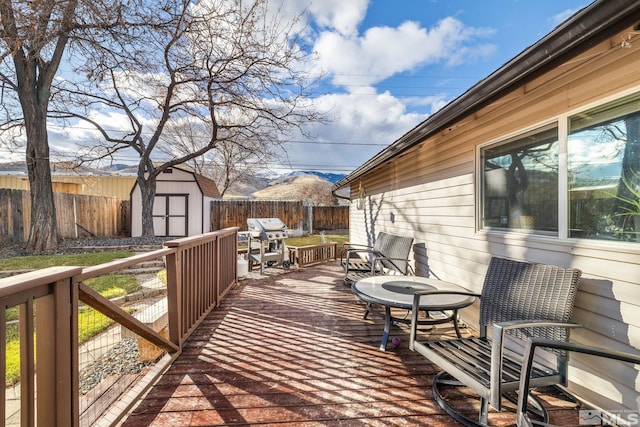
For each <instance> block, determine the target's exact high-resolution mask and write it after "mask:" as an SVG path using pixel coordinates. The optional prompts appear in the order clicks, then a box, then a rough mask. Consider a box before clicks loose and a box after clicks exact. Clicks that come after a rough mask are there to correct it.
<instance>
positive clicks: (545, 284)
mask: <svg viewBox="0 0 640 427" xmlns="http://www.w3.org/2000/svg"><path fill="white" fill-rule="evenodd" d="M580 275H581V272H580V270H577V269H572V268H563V267H558V266H552V265H545V264H532V263H527V262H520V261H513V260H508V259H504V258H497V257H494V258H492V259H491V262H490V264H489V268H488V270H487V274H486V276H485V280H484V285H483V288H482V294H481V295H478V294H473V293H466V292H456V294H469V295H474V296H477V297H480V319H479V324H480V337H478V338H475V337H473V338H461V339H452V340H444V341H429V340H425V341H418V340H417V338H416V329H417V325H418V323H419V322H418V310H417V307H419V304H420V299H421V298H428V297H429V294H433V293H446V292H445V291H437V292H434V291H419V292H416V293H415V296H414V302H413V310H412V322H411V336H410V339H409V348H411V349H412V350H414V351H416V352H418V353H420V354H422V355H423V356H424V357H426V358H427V359H429V360H430V361H431V362H433V363H435V364H436V365H438V366H439V367H440V368H441V369H442V372H440V373H439V374H438V375H436V377H435V379H434V383H433V393H434V397H435V399H436V401H437V402H438V404H439V405H440V406H441V407H442V408H443V409H444V410H445V411H446V412H447V413H448V414H449V415H451V416H452V417H453V418H455V419H456V420H457V421H459V422H461V423H462V424H464V425H467V426H473V425H486V424H487V421H488V405H491V407H493V408H494V409H496V410H497V411H500V409H501V399H502V397H510V396H509V395H507V393H511V394H513V392H515V391H517V390H518V386H519V381H520V371H521V369H522V353H521V352H518V351H517V347H518V346H513V345H507V343H508V342H510V344H513V343H515V342H517V341H518V340H519V341H520V342H521V343H522V341H524V340H526V339H528V338H529V337H538V338H547V339H554V340H556V341H566V340H567V339H568V337H569V329H568V328H572V327H579V325H577V324H575V323H569V321H570V320H571V315H572V312H573V302H574V299H575V295H576V292H577V289H578V283H579V280H580ZM488 328H492V334H491V337H492V339H489V338H488V335H487V329H488ZM507 335H508V336H509V338H508V337H507ZM520 348H522V345H521V346H520ZM554 355H555V357H553V358H552V359H556V360H555V361H552V362H554V363H551V362H549V363H546V362H545V363H546V364H545V365H542V364H536V369H535V370H534V376H533V378H532V379H531V384H532V385H533V386H534V387H538V386H546V385H555V384H564V385H566V364H567V359H566V356H565V354H564V353H563V352H556V353H554ZM447 386H466V387H468V388H470V389H471V390H473V391H474V392H476V393H477V394H479V396H480V400H481V402H480V414H479V418H478V420H477V421H476V420H474V419H471V418H469V417H467V416H465V415H463V414H462V413H460V412H459V411H457V410H455V409H454V408H453V407H451V406H450V405H449V404H448V403H447V401H446V400H445V398H444V397H443V396H444V394H443V393H442V389H443V388H445V387H447ZM511 398H512V400H515V398H513V397H511ZM539 407H540V412H541V414H542V416H543V418H544V417H546V414H545V413H544V411H543V409H542V407H541V405H539Z"/></svg>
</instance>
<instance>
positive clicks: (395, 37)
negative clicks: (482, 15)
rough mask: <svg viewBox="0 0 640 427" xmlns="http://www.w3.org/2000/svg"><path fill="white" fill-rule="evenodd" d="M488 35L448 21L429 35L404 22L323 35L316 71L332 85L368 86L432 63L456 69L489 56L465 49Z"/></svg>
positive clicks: (490, 50) (483, 51)
mask: <svg viewBox="0 0 640 427" xmlns="http://www.w3.org/2000/svg"><path fill="white" fill-rule="evenodd" d="M488 34H491V30H488V29H476V28H470V27H465V26H464V24H463V23H462V22H461V21H459V20H457V19H455V18H451V17H448V18H445V19H443V20H441V21H440V22H438V24H437V25H436V26H435V27H433V28H431V29H426V28H423V27H421V26H420V25H419V24H418V23H416V22H412V21H406V22H404V23H402V24H401V25H400V26H398V27H396V28H392V27H373V28H370V29H369V30H367V31H366V32H365V33H364V34H363V35H361V36H345V35H343V34H338V33H335V32H329V31H325V32H323V33H321V34H320V36H319V37H318V39H317V41H316V44H315V49H314V50H315V51H316V52H318V55H319V65H320V67H321V68H322V69H323V70H326V71H327V72H328V73H329V74H333V75H334V77H333V83H334V84H336V85H342V86H348V85H351V84H359V85H362V84H374V83H376V82H379V81H382V80H384V79H386V78H388V77H390V76H392V75H394V74H396V73H401V72H404V71H411V70H415V69H416V68H417V67H419V66H423V65H427V64H433V63H437V62H443V63H445V64H448V65H459V64H460V63H462V62H463V60H466V62H469V61H470V60H476V59H477V58H478V57H483V56H486V55H489V54H491V53H493V51H494V50H495V48H493V47H491V46H480V47H470V46H466V45H465V43H467V42H470V41H472V40H473V39H475V38H476V37H482V36H486V35H488ZM461 53H464V56H463V55H461Z"/></svg>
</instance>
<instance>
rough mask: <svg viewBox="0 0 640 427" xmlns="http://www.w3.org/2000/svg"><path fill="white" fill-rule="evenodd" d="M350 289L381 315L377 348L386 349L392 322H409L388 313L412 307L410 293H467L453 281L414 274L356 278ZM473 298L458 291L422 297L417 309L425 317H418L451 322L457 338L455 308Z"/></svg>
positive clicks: (426, 322) (428, 321) (432, 322)
mask: <svg viewBox="0 0 640 427" xmlns="http://www.w3.org/2000/svg"><path fill="white" fill-rule="evenodd" d="M351 290H352V291H353V293H354V294H355V295H356V297H357V298H358V299H360V300H361V301H363V302H365V303H367V311H366V312H365V314H364V318H365V319H366V318H367V315H368V314H369V313H374V314H381V315H382V316H383V317H384V332H383V334H382V341H381V343H380V350H385V349H386V348H387V341H388V339H389V332H390V330H391V325H392V324H393V323H394V322H403V323H409V321H408V320H407V319H406V318H395V317H392V315H391V309H392V308H401V309H405V310H411V309H412V308H413V296H414V294H415V292H416V291H452V292H469V290H467V289H465V288H463V287H461V286H458V285H456V284H454V283H450V282H445V281H442V280H437V279H432V278H428V277H418V276H373V277H367V278H365V279H361V280H358V281H357V282H355V283H354V284H353V285H351ZM474 300H475V297H473V296H469V295H459V294H434V295H430V296H428V297H423V298H421V300H420V311H424V312H425V313H426V314H427V316H426V319H422V320H420V321H419V322H418V323H419V324H420V325H438V324H442V323H448V322H453V326H454V328H455V330H456V334H457V335H458V337H461V335H460V330H459V328H458V310H460V309H461V308H464V307H468V306H470V305H471V304H473V301H474ZM371 304H376V305H381V306H383V307H384V314H382V313H377V312H375V311H374V310H372V309H371ZM429 312H440V313H443V315H442V316H439V317H437V318H430V317H429Z"/></svg>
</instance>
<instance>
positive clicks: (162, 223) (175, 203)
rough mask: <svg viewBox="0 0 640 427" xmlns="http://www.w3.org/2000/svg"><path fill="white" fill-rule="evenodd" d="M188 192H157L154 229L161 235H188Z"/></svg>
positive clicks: (154, 203)
mask: <svg viewBox="0 0 640 427" xmlns="http://www.w3.org/2000/svg"><path fill="white" fill-rule="evenodd" d="M188 203H189V195H188V194H156V198H155V201H154V202H153V231H154V233H155V235H156V236H159V237H186V235H187V230H188V229H189V228H188V218H189V217H188V213H189V205H188Z"/></svg>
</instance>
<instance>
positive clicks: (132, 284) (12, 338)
mask: <svg viewBox="0 0 640 427" xmlns="http://www.w3.org/2000/svg"><path fill="white" fill-rule="evenodd" d="M133 255H134V253H133V252H129V251H118V252H95V253H84V254H73V255H43V256H22V257H14V258H6V259H0V271H6V270H28V269H40V268H46V267H53V266H60V265H68V266H73V265H77V266H90V265H98V264H104V263H107V262H110V261H113V260H114V259H117V258H126V257H130V256H133ZM85 284H86V285H87V286H89V287H90V288H92V289H94V290H95V291H97V292H99V293H100V294H101V295H102V296H104V297H105V298H113V297H117V296H123V295H126V294H128V293H131V292H134V291H136V290H138V289H140V284H139V283H138V281H137V280H136V278H135V277H134V276H132V275H130V274H109V275H105V276H100V277H96V278H93V279H89V280H87V281H86V282H85ZM36 310H37V303H36ZM18 319H19V314H18V308H17V307H10V308H8V309H7V310H6V315H5V321H6V322H10V323H8V324H6V333H7V342H6V352H7V353H6V368H5V369H6V370H5V372H6V385H7V386H10V385H13V384H15V383H17V382H18V381H19V380H20V343H19V334H18V323H17V322H15V321H16V320H18ZM112 323H113V320H111V319H109V318H108V317H107V316H105V315H103V314H102V313H99V312H97V311H95V310H94V309H92V308H86V309H84V310H82V311H81V312H80V313H78V332H79V336H78V339H79V342H80V343H82V342H84V341H86V340H88V339H89V338H91V337H93V336H94V335H96V334H98V333H100V332H101V331H103V330H104V329H105V328H107V327H108V326H109V325H111V324H112Z"/></svg>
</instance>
